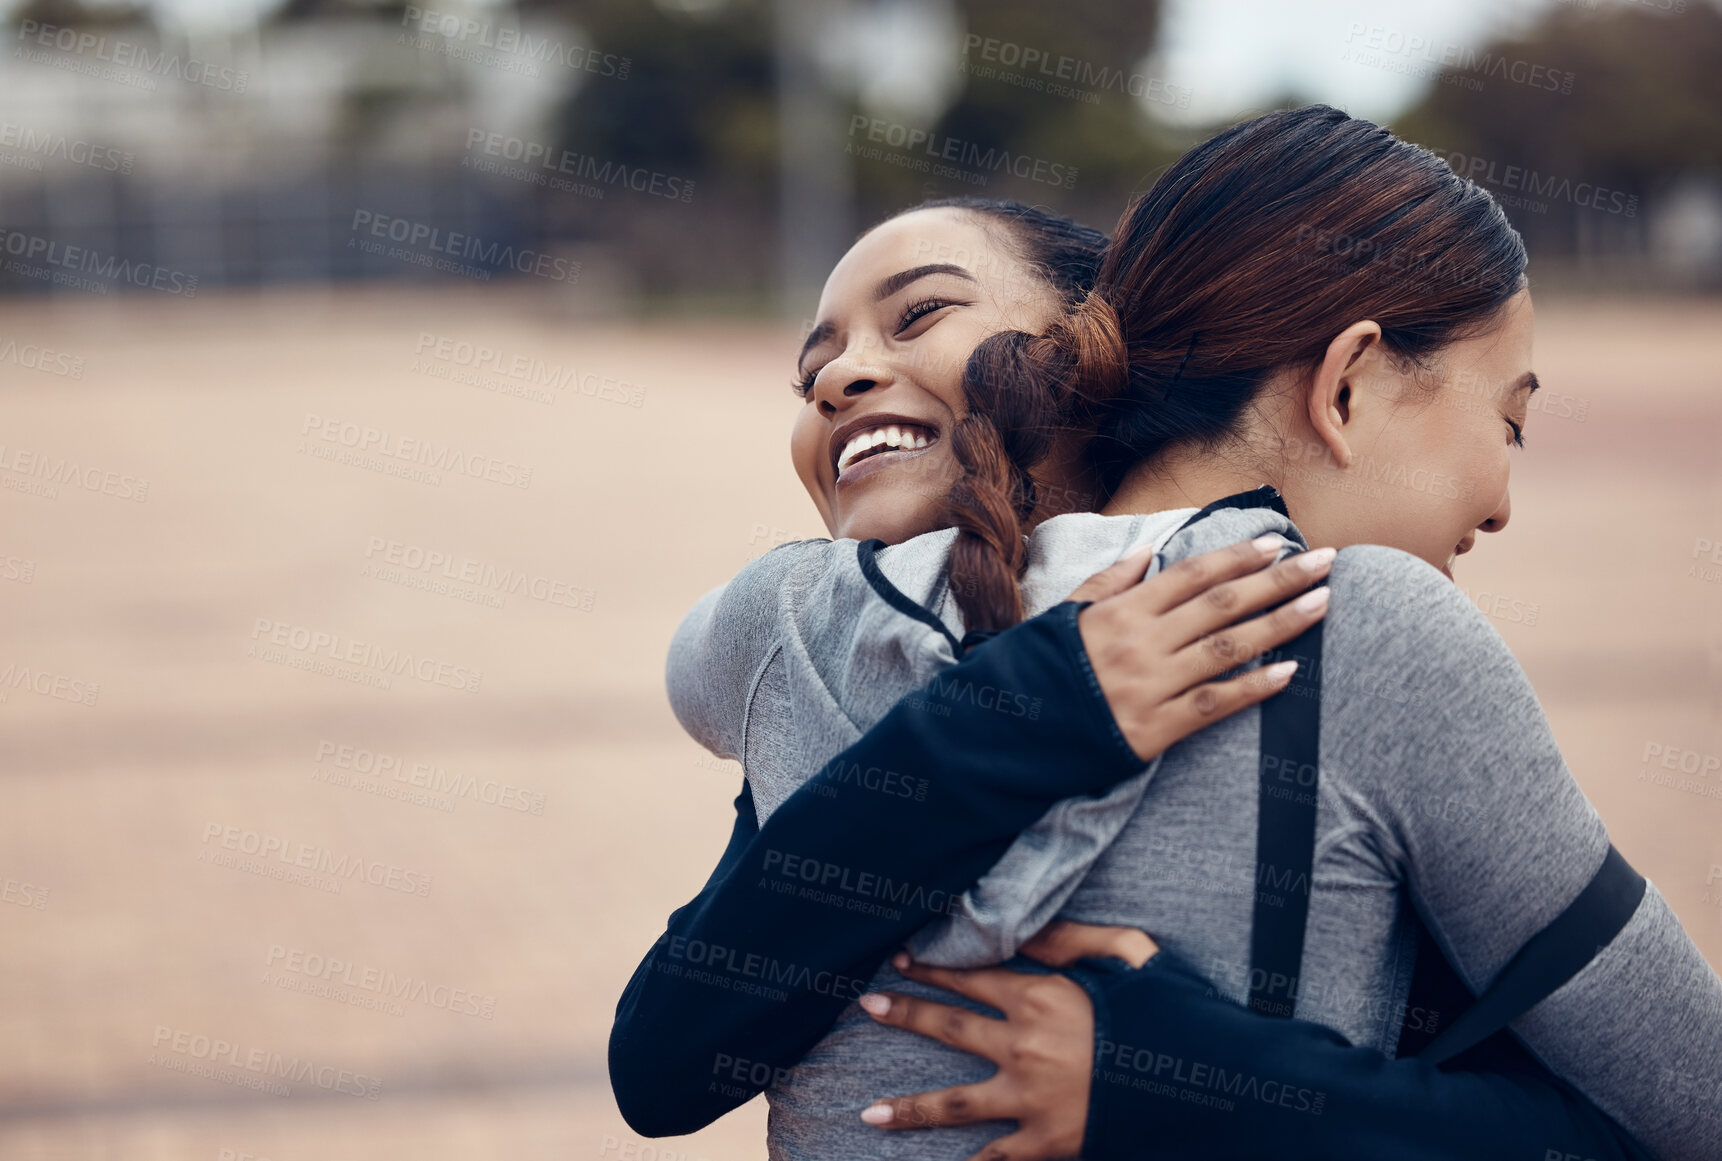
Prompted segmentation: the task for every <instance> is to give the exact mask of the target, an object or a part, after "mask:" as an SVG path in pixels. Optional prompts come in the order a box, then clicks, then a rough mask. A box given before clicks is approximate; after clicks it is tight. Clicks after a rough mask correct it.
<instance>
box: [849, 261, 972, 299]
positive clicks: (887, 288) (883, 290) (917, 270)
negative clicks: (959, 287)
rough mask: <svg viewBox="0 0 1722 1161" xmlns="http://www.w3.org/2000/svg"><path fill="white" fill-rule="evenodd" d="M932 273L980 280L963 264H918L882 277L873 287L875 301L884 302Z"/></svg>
mask: <svg viewBox="0 0 1722 1161" xmlns="http://www.w3.org/2000/svg"><path fill="white" fill-rule="evenodd" d="M931 274H955V275H956V276H957V277H958V278H966V279H968V280H969V281H970V282H978V281H980V280H979V279H977V278H976V277H975V276H974V275H973V274H970V273H969V272H968V271H967V270H964V269H963V268H962V267H961V266H955V265H953V264H951V263H949V262H935V263H933V264H931V265H929V266H916V267H913V268H911V269H908V270H902V271H899V272H897V273H896V274H893V275H891V277H889V278H882V279H880V280H879V285H878V286H875V287H874V288H873V301H874V302H884V301H885V300H886V299H887V298H890V297H891V296H892V295H893V294H896V293H897V292H898V291H899V290H901V289H903V288H904V287H905V286H908V285H909V284H910V283H911V282H919V281H920V280H921V279H923V278H926V277H927V276H928V275H931Z"/></svg>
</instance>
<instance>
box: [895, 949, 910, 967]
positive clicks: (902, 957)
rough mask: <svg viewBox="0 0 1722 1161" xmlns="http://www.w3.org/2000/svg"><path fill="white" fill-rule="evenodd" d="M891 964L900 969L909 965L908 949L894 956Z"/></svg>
mask: <svg viewBox="0 0 1722 1161" xmlns="http://www.w3.org/2000/svg"><path fill="white" fill-rule="evenodd" d="M891 966H892V967H894V968H896V969H897V970H898V971H902V970H903V969H904V968H906V967H908V966H909V953H908V952H906V951H900V952H898V953H897V954H896V955H894V956H892V957H891Z"/></svg>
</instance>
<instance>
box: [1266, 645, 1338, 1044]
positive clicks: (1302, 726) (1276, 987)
mask: <svg viewBox="0 0 1722 1161" xmlns="http://www.w3.org/2000/svg"><path fill="white" fill-rule="evenodd" d="M1321 625H1322V623H1321V622H1320V621H1317V622H1316V623H1315V624H1314V625H1311V626H1310V627H1309V628H1308V629H1306V630H1304V632H1303V633H1302V635H1300V636H1299V637H1297V638H1296V639H1295V640H1294V641H1292V642H1291V644H1290V645H1288V646H1287V647H1286V649H1285V654H1286V655H1287V656H1289V657H1293V658H1295V659H1296V660H1297V662H1298V668H1297V672H1296V673H1294V674H1292V679H1291V683H1290V684H1289V685H1287V686H1286V688H1285V689H1282V690H1281V691H1280V692H1278V693H1276V694H1275V695H1274V696H1272V697H1270V698H1268V699H1267V700H1266V701H1264V702H1263V703H1262V728H1261V753H1260V758H1259V761H1258V765H1257V811H1256V892H1255V912H1254V915H1253V918H1252V920H1251V924H1250V1008H1251V1009H1252V1010H1254V1011H1257V1012H1260V1013H1262V1014H1263V1015H1265V1016H1290V1015H1291V1014H1292V1012H1293V1011H1294V1010H1295V1008H1296V1006H1297V983H1298V977H1299V975H1301V974H1302V969H1303V941H1304V930H1305V928H1306V927H1307V926H1308V923H1309V891H1310V878H1311V875H1312V874H1313V872H1314V864H1315V816H1316V811H1315V807H1316V792H1317V788H1318V786H1319V785H1320V769H1321Z"/></svg>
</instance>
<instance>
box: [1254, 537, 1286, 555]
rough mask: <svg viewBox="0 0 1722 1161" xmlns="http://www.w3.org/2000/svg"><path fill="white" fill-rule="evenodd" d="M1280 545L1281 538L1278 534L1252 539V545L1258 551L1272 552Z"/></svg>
mask: <svg viewBox="0 0 1722 1161" xmlns="http://www.w3.org/2000/svg"><path fill="white" fill-rule="evenodd" d="M1279 546H1280V538H1279V537H1277V536H1258V537H1256V538H1255V539H1254V540H1252V541H1250V547H1252V548H1254V549H1255V550H1256V551H1257V552H1271V551H1273V550H1274V549H1276V548H1278V547H1279Z"/></svg>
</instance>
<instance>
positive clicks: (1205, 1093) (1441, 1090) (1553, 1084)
mask: <svg viewBox="0 0 1722 1161" xmlns="http://www.w3.org/2000/svg"><path fill="white" fill-rule="evenodd" d="M1067 974H1069V975H1070V976H1071V977H1072V978H1073V979H1075V980H1077V982H1078V983H1080V984H1082V985H1083V987H1084V988H1085V989H1087V991H1088V993H1089V997H1090V998H1091V999H1092V1000H1093V1001H1094V1028H1095V1053H1094V1062H1095V1063H1094V1084H1093V1087H1092V1089H1091V1092H1090V1097H1089V1110H1088V1127H1087V1135H1086V1137H1085V1138H1084V1141H1083V1149H1082V1155H1083V1156H1084V1157H1086V1158H1092V1159H1093V1161H1141V1159H1145V1158H1154V1159H1155V1161H1183V1159H1185V1158H1189V1159H1192V1161H1194V1159H1197V1158H1201V1159H1204V1161H1209V1159H1211V1161H1223V1159H1225V1158H1239V1159H1249V1161H1259V1159H1260V1158H1263V1157H1272V1158H1274V1159H1275V1161H1344V1159H1348V1158H1350V1159H1356V1161H1378V1159H1379V1161H1386V1159H1389V1158H1391V1159H1393V1161H1451V1159H1456V1158H1464V1159H1465V1161H1550V1159H1553V1161H1568V1159H1570V1158H1579V1159H1583V1161H1651V1158H1650V1155H1649V1154H1648V1153H1647V1152H1645V1151H1644V1149H1643V1147H1642V1146H1641V1145H1639V1144H1638V1143H1637V1142H1636V1141H1634V1140H1633V1139H1632V1138H1631V1137H1630V1136H1629V1135H1628V1134H1627V1132H1626V1131H1625V1130H1624V1129H1622V1128H1621V1127H1620V1126H1619V1125H1618V1124H1616V1123H1615V1122H1614V1121H1613V1120H1611V1119H1610V1118H1609V1117H1607V1116H1606V1115H1605V1114H1604V1113H1602V1112H1601V1111H1600V1110H1598V1109H1597V1108H1596V1107H1595V1106H1594V1105H1592V1104H1591V1103H1590V1102H1589V1101H1588V1100H1586V1099H1585V1098H1584V1097H1583V1096H1582V1095H1581V1094H1580V1093H1579V1092H1578V1091H1577V1090H1576V1089H1573V1088H1572V1087H1571V1086H1570V1085H1567V1084H1566V1083H1564V1082H1563V1081H1561V1080H1559V1079H1558V1078H1556V1077H1555V1076H1554V1075H1553V1074H1552V1073H1550V1072H1549V1071H1548V1070H1546V1069H1544V1068H1542V1067H1540V1066H1538V1065H1535V1064H1534V1063H1531V1062H1529V1058H1528V1057H1527V1058H1526V1061H1527V1063H1526V1064H1525V1065H1524V1066H1522V1067H1505V1068H1497V1069H1494V1070H1492V1071H1488V1072H1469V1071H1464V1070H1461V1069H1458V1068H1451V1069H1448V1068H1442V1069H1438V1068H1436V1067H1435V1066H1433V1065H1431V1064H1429V1063H1427V1062H1425V1061H1421V1060H1418V1059H1416V1058H1411V1059H1407V1060H1389V1059H1388V1058H1387V1057H1386V1056H1383V1055H1382V1054H1381V1053H1379V1052H1376V1051H1375V1050H1373V1049H1369V1048H1360V1047H1357V1046H1355V1045H1352V1044H1350V1043H1349V1042H1348V1041H1346V1039H1345V1038H1344V1037H1343V1036H1341V1035H1339V1034H1338V1033H1337V1032H1334V1031H1333V1030H1332V1029H1329V1028H1325V1027H1323V1026H1321V1025H1319V1024H1313V1023H1310V1022H1308V1021H1305V1020H1291V1019H1278V1018H1274V1017H1270V1016H1263V1015H1260V1014H1258V1013H1255V1012H1252V1011H1250V1010H1249V1009H1247V1008H1244V1007H1242V1006H1240V1005H1238V1004H1234V1003H1232V1002H1231V1001H1230V1000H1228V999H1225V998H1223V997H1218V996H1216V995H1215V994H1214V991H1213V989H1212V988H1211V987H1210V986H1209V985H1208V983H1207V982H1206V981H1205V980H1203V979H1202V978H1201V977H1200V976H1199V975H1197V974H1196V973H1195V972H1194V971H1193V970H1192V969H1191V968H1190V967H1189V966H1188V965H1187V964H1185V963H1184V962H1183V961H1181V960H1180V959H1178V958H1177V957H1176V956H1174V955H1171V954H1169V953H1167V952H1160V953H1159V954H1157V955H1156V956H1154V958H1153V959H1151V960H1149V961H1148V963H1147V964H1145V965H1144V966H1143V967H1141V968H1138V969H1131V968H1129V967H1128V966H1126V965H1125V964H1124V963H1123V962H1122V961H1120V960H1084V961H1082V962H1081V964H1080V965H1079V966H1077V967H1075V968H1072V969H1070V971H1069V972H1068V973H1067ZM1459 1060H1460V1061H1463V1057H1461V1058H1459Z"/></svg>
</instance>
